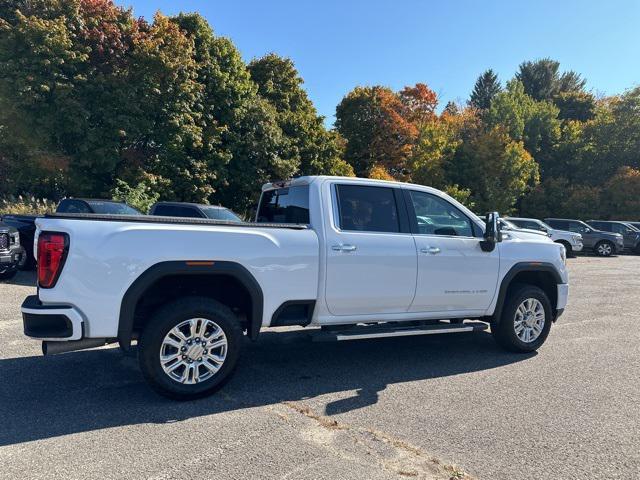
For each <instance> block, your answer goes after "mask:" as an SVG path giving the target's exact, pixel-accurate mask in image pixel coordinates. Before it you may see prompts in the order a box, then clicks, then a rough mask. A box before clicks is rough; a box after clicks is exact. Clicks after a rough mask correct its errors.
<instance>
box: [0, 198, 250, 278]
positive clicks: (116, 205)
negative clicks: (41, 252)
mask: <svg viewBox="0 0 640 480" xmlns="http://www.w3.org/2000/svg"><path fill="white" fill-rule="evenodd" d="M56 213H80V214H106V215H144V214H143V213H142V212H140V211H138V210H136V209H135V208H133V207H132V206H130V205H127V204H126V203H124V202H118V201H114V200H99V199H92V198H65V199H63V200H61V201H60V203H59V204H58V207H57V208H56ZM149 215H155V216H164V217H188V218H204V219H207V218H208V219H212V220H219V221H228V222H242V221H243V220H242V218H240V216H238V215H237V214H236V213H234V212H232V211H231V210H229V209H228V208H225V207H221V206H215V205H202V204H197V203H185V202H158V203H156V204H154V205H153V206H152V207H151V209H150V211H149ZM36 218H38V217H37V216H36V215H4V216H3V217H2V218H1V219H0V280H4V279H8V278H11V277H13V276H14V275H15V274H16V272H17V271H18V270H20V269H24V270H28V269H33V268H34V267H35V264H36V260H35V257H34V252H33V240H34V236H35V233H36V224H35V221H36Z"/></svg>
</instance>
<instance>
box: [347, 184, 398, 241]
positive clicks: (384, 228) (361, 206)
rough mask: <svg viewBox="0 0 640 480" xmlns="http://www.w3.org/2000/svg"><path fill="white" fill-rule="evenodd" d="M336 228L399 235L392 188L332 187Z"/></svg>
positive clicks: (396, 209) (396, 210) (396, 208)
mask: <svg viewBox="0 0 640 480" xmlns="http://www.w3.org/2000/svg"><path fill="white" fill-rule="evenodd" d="M336 193H337V198H338V212H339V219H340V228H341V229H342V230H350V231H361V232H400V222H399V219H398V207H397V205H396V199H395V197H394V195H393V189H392V188H387V187H370V186H360V185H336Z"/></svg>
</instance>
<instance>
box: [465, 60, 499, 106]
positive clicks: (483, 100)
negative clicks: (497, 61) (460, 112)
mask: <svg viewBox="0 0 640 480" xmlns="http://www.w3.org/2000/svg"><path fill="white" fill-rule="evenodd" d="M501 90H502V86H501V85H500V81H499V80H498V75H496V74H495V73H494V71H493V70H491V69H489V70H486V71H485V72H484V73H483V74H482V75H480V76H479V77H478V79H477V80H476V83H475V85H474V86H473V91H472V92H471V97H470V98H469V102H468V103H469V106H471V107H474V108H477V109H478V110H487V109H488V108H489V107H491V100H493V97H495V96H496V95H497V94H498V93H500V91H501Z"/></svg>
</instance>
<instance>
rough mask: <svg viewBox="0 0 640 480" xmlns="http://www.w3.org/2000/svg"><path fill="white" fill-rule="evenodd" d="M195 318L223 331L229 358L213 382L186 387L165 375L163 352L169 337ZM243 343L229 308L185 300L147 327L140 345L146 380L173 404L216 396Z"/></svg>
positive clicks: (198, 299)
mask: <svg viewBox="0 0 640 480" xmlns="http://www.w3.org/2000/svg"><path fill="white" fill-rule="evenodd" d="M192 318H204V319H208V320H212V321H214V322H215V323H216V324H217V325H218V326H219V327H220V328H221V329H222V331H223V332H224V335H225V336H226V340H227V347H226V357H225V359H224V363H223V364H222V366H221V367H220V369H219V370H218V371H217V372H216V373H215V374H213V376H212V377H211V378H208V379H206V380H204V381H202V382H199V383H194V384H184V383H180V382H178V381H177V380H174V379H172V378H171V377H170V376H169V375H168V374H167V373H165V371H164V370H163V368H162V365H161V363H160V352H161V348H162V343H163V341H164V338H165V336H166V335H167V333H168V332H169V331H170V330H171V329H172V328H174V327H175V326H177V325H179V324H180V323H181V322H184V321H185V320H189V319H192ZM242 342H243V335H242V330H241V328H240V323H239V321H238V319H237V317H236V316H235V315H234V314H233V312H232V311H231V310H230V309H229V308H228V307H227V306H226V305H223V304H221V303H220V302H217V301H216V300H213V299H210V298H206V297H184V298H181V299H179V300H176V301H174V302H172V303H170V304H168V305H165V306H164V307H162V308H160V309H158V310H157V311H156V312H155V313H154V314H153V316H152V318H151V319H150V320H149V321H148V323H147V324H146V325H145V327H144V330H143V331H142V335H141V336H140V339H139V341H138V361H139V363H140V369H141V370H142V374H143V376H144V378H145V379H146V380H147V382H149V385H150V386H151V388H153V389H154V390H155V391H156V392H158V393H159V394H160V395H163V396H165V397H169V398H172V399H174V400H193V399H196V398H201V397H206V396H208V395H211V394H213V393H214V392H216V391H217V390H219V389H220V388H221V387H222V386H223V385H224V384H225V383H226V382H227V381H228V380H229V378H230V377H231V374H232V373H233V371H234V369H235V367H236V365H237V363H238V358H239V357H240V350H241V348H242ZM205 353H206V352H205ZM183 358H184V357H183ZM194 363H195V362H194ZM195 368H197V369H200V368H201V367H195ZM205 371H206V370H205Z"/></svg>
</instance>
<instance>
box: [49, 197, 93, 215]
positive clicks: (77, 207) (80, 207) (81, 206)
mask: <svg viewBox="0 0 640 480" xmlns="http://www.w3.org/2000/svg"><path fill="white" fill-rule="evenodd" d="M56 211H57V212H60V213H91V210H89V207H88V206H87V204H86V203H84V202H81V201H79V200H63V201H62V202H60V205H59V206H58V208H57V209H56Z"/></svg>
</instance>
